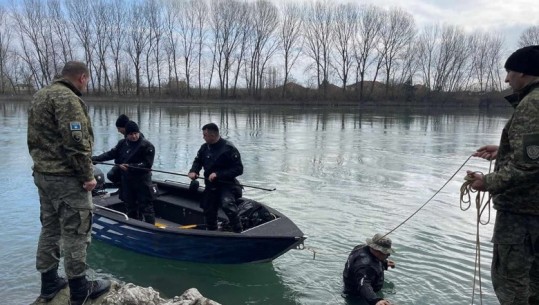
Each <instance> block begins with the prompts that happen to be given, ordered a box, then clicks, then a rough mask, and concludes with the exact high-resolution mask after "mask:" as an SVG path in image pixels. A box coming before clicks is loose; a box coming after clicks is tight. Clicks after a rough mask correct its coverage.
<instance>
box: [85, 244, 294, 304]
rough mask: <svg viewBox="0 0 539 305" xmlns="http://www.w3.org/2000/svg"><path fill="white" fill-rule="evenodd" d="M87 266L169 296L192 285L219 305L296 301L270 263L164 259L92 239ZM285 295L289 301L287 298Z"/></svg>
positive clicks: (292, 302) (291, 302)
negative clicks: (221, 262) (193, 261)
mask: <svg viewBox="0 0 539 305" xmlns="http://www.w3.org/2000/svg"><path fill="white" fill-rule="evenodd" d="M88 263H89V265H90V267H91V268H92V269H94V270H96V271H97V272H99V273H104V274H110V275H112V276H113V277H115V278H116V279H119V280H121V281H124V282H130V283H134V284H136V285H139V286H144V287H148V286H151V287H153V288H154V289H156V290H157V291H159V292H160V293H161V294H163V296H164V297H168V298H171V297H173V296H176V295H180V294H182V293H183V292H184V291H185V290H187V289H189V288H192V287H195V288H197V289H198V290H199V291H200V292H201V293H202V294H203V295H204V296H205V297H208V298H210V299H213V300H215V301H217V302H219V303H221V304H248V302H249V301H257V302H259V301H262V300H265V301H266V303H265V304H283V305H288V304H290V305H291V304H296V302H295V301H293V300H290V299H292V297H293V296H292V295H293V292H292V291H291V288H289V287H287V286H286V285H284V284H283V283H282V280H281V279H280V278H279V277H278V275H277V273H276V271H275V270H274V268H273V265H272V264H271V263H265V264H240V265H215V264H196V263H188V262H180V261H173V260H165V259H160V258H155V257H151V256H146V255H142V254H138V253H134V252H130V251H126V250H123V249H120V248H117V247H114V246H111V245H107V244H105V243H102V242H100V241H92V245H91V246H90V249H89V251H88ZM287 298H288V300H289V301H287Z"/></svg>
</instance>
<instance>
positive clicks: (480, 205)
mask: <svg viewBox="0 0 539 305" xmlns="http://www.w3.org/2000/svg"><path fill="white" fill-rule="evenodd" d="M491 169H492V161H490V166H489V169H488V172H489V173H490V172H491ZM473 174H481V175H482V174H483V173H481V172H473ZM472 183H473V178H472V176H471V175H467V176H466V177H464V183H463V184H462V186H461V187H460V209H461V210H462V211H467V210H468V209H469V208H470V207H471V206H472V194H473V193H477V195H476V196H475V208H476V212H477V214H476V217H477V219H476V233H475V266H474V277H473V283H472V303H471V304H473V302H474V300H475V287H476V282H479V301H480V304H483V290H482V280H481V242H480V240H479V225H487V224H489V223H490V199H491V197H490V194H488V193H486V192H481V191H476V190H474V189H473V188H472ZM485 197H488V199H487V201H486V202H484V201H485ZM487 208H488V209H487ZM485 210H486V211H487V212H488V217H487V219H486V221H483V220H482V216H483V213H484V212H485Z"/></svg>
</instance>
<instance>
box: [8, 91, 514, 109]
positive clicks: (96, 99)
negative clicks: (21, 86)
mask: <svg viewBox="0 0 539 305" xmlns="http://www.w3.org/2000/svg"><path fill="white" fill-rule="evenodd" d="M31 99H32V94H16V95H12V94H0V102H30V100H31ZM82 99H83V100H84V101H85V102H87V103H89V104H94V103H95V104H121V105H124V104H127V103H136V104H150V105H151V104H163V105H177V106H209V105H221V106H298V107H312V106H316V107H341V106H342V107H353V106H358V107H361V108H362V107H365V108H376V107H380V108H386V107H399V108H400V107H402V108H406V107H412V108H436V109H438V108H444V109H451V108H462V109H477V108H480V109H489V108H510V105H509V103H507V102H506V101H505V100H504V99H503V98H502V97H500V98H492V97H489V98H488V99H481V98H477V97H471V98H454V99H447V100H444V101H439V100H433V101H424V100H423V101H419V100H410V101H406V102H403V101H399V100H384V101H380V100H376V101H363V102H358V101H353V100H330V99H328V100H315V99H313V100H291V99H253V98H246V99H216V98H207V99H184V98H171V97H154V98H150V97H148V96H138V97H137V96H103V95H101V96H97V95H83V96H82Z"/></svg>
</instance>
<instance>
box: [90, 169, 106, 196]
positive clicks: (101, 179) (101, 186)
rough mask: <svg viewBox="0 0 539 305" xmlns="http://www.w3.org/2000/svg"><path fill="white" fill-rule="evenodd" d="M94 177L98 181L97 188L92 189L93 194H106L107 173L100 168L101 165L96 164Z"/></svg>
mask: <svg viewBox="0 0 539 305" xmlns="http://www.w3.org/2000/svg"><path fill="white" fill-rule="evenodd" d="M94 178H95V181H97V184H96V186H95V188H94V189H93V190H92V196H99V195H103V194H105V193H106V192H107V191H106V190H105V174H103V171H102V170H101V169H99V167H97V166H95V165H94Z"/></svg>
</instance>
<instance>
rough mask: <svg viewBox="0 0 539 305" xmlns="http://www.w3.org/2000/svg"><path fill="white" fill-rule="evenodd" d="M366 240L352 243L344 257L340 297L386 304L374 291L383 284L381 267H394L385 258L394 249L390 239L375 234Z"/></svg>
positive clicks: (379, 304) (387, 303)
mask: <svg viewBox="0 0 539 305" xmlns="http://www.w3.org/2000/svg"><path fill="white" fill-rule="evenodd" d="M366 242H367V244H361V245H358V246H356V247H355V248H354V249H353V250H352V252H351V253H350V255H349V256H348V260H347V261H346V264H345V266H344V271H343V282H344V290H343V296H344V297H345V298H357V299H363V300H365V301H366V302H367V304H369V305H390V304H391V302H389V301H388V300H385V299H383V298H380V297H379V296H378V295H377V294H376V292H378V291H380V290H381V289H382V286H383V285H384V270H387V269H388V267H391V268H395V262H393V261H392V260H389V259H387V258H388V257H389V255H390V254H391V253H394V252H395V251H394V250H393V249H392V248H391V239H389V238H388V237H383V235H382V234H379V233H377V234H375V235H374V236H373V238H367V240H366Z"/></svg>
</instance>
